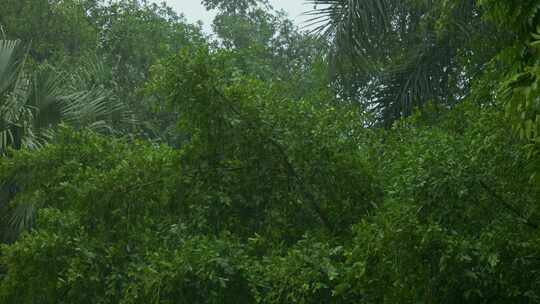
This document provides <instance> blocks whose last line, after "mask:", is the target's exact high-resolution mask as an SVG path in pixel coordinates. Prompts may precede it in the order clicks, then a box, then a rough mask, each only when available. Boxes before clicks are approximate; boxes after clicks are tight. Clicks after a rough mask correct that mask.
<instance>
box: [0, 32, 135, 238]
mask: <svg viewBox="0 0 540 304" xmlns="http://www.w3.org/2000/svg"><path fill="white" fill-rule="evenodd" d="M25 60H26V52H25V50H24V49H23V48H22V47H21V46H20V43H19V42H18V41H9V40H0V154H5V153H6V152H7V150H8V149H23V148H26V149H37V148H39V147H41V146H42V145H44V144H46V143H47V142H49V141H50V140H51V139H52V138H53V137H54V135H55V132H56V129H57V127H58V126H59V125H60V124H61V123H65V124H67V125H69V126H71V127H73V128H90V129H92V130H96V131H100V132H107V133H115V132H117V131H118V130H119V128H118V127H121V126H122V125H125V124H126V123H132V120H131V118H132V115H131V113H130V112H129V111H128V110H127V108H126V106H125V105H124V104H123V103H122V102H121V101H119V100H118V99H117V98H116V97H115V94H114V91H113V90H112V89H108V88H106V87H105V86H104V85H103V81H102V79H101V78H102V76H103V74H104V70H105V67H104V66H103V65H101V64H100V63H99V61H93V60H86V61H85V62H83V64H82V65H81V67H79V68H78V69H77V71H76V73H71V74H67V73H63V72H60V71H58V70H56V69H55V68H53V67H52V66H50V65H46V64H45V65H40V66H38V67H37V68H35V69H34V71H32V72H29V71H28V69H27V68H26V64H25ZM0 157H2V156H1V155H0ZM16 192H17V185H15V184H14V183H9V182H8V183H6V184H3V185H0V238H2V239H4V240H6V239H11V240H13V238H14V236H16V235H18V233H19V232H20V231H22V230H24V229H27V228H28V227H30V226H31V225H32V222H33V218H34V214H35V208H34V206H32V205H31V204H18V205H17V206H16V207H10V206H8V202H9V201H11V199H12V198H13V196H14V195H15V193H16Z"/></svg>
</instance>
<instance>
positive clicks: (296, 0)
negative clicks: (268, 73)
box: [156, 0, 313, 33]
mask: <svg viewBox="0 0 540 304" xmlns="http://www.w3.org/2000/svg"><path fill="white" fill-rule="evenodd" d="M156 2H158V1H157V0H156ZM160 2H161V1H160ZM165 2H166V3H167V5H169V6H170V7H172V8H174V9H175V10H176V12H178V13H180V14H183V15H184V16H185V17H186V19H187V20H188V21H189V22H192V23H195V22H197V21H199V20H200V21H202V23H203V29H204V31H205V32H207V33H210V32H211V25H212V20H213V19H214V16H215V12H208V11H206V10H205V8H204V6H203V5H202V4H201V0H165ZM270 4H271V5H272V6H273V7H274V8H275V9H277V10H281V9H282V10H284V11H286V12H287V13H288V15H289V18H291V19H292V20H294V21H295V23H296V25H298V26H300V27H302V26H304V25H305V22H306V20H307V19H308V18H309V17H308V16H304V15H303V13H305V12H307V11H310V10H312V9H313V6H312V5H309V4H306V1H305V0H270Z"/></svg>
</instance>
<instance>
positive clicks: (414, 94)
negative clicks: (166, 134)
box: [310, 0, 499, 126]
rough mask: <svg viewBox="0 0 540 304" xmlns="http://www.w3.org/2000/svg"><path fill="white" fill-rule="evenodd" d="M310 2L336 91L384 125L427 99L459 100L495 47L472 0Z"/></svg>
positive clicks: (491, 33)
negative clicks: (329, 44)
mask: <svg viewBox="0 0 540 304" xmlns="http://www.w3.org/2000/svg"><path fill="white" fill-rule="evenodd" d="M312 3H313V4H315V5H317V6H319V8H316V9H315V10H314V11H312V12H311V13H310V14H311V15H313V17H314V18H313V20H312V22H313V23H314V24H316V25H318V28H317V30H316V31H317V32H319V33H320V35H321V36H322V37H323V38H326V39H329V40H330V41H331V42H332V45H333V48H332V52H331V56H332V58H333V62H334V66H335V67H336V78H337V82H338V89H339V91H338V92H339V95H340V96H343V97H344V98H348V99H352V100H353V101H354V102H358V103H360V104H361V105H362V106H363V108H364V109H365V110H366V111H371V112H374V113H375V114H376V115H377V116H378V119H379V121H380V122H381V123H382V124H383V125H385V126H390V125H391V124H392V123H393V122H394V121H395V120H396V119H399V118H400V117H406V116H409V115H411V114H412V113H413V111H414V109H415V108H417V107H422V106H423V105H424V104H426V103H427V102H429V101H432V102H436V103H438V104H441V105H443V106H452V105H454V104H455V103H457V102H458V101H460V100H462V99H463V98H464V96H465V95H466V94H467V92H468V88H469V86H470V81H471V77H472V76H473V75H476V74H478V73H479V72H481V71H482V69H483V66H484V65H485V63H486V62H488V61H489V60H490V59H491V58H492V56H493V55H494V54H495V53H496V50H497V43H493V42H491V43H485V42H486V41H485V39H486V36H490V37H494V36H495V37H498V35H499V34H498V33H496V32H495V31H493V30H492V29H491V28H490V26H489V25H487V24H486V23H485V22H484V21H483V20H482V18H481V16H482V13H481V11H480V10H479V9H478V8H477V7H476V5H475V2H474V1H471V0H463V1H461V0H460V1H457V2H453V3H450V2H447V1H438V2H434V1H394V0H372V1H341V0H315V1H312ZM497 39H499V38H495V39H493V40H495V41H497ZM481 41H483V42H481ZM486 45H488V46H491V47H486Z"/></svg>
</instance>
